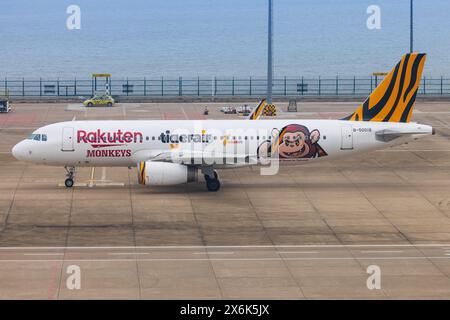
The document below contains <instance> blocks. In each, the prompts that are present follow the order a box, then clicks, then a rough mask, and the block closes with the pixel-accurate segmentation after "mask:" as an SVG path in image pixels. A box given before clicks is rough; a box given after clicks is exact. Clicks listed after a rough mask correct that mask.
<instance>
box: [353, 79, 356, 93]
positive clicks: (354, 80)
mask: <svg viewBox="0 0 450 320" xmlns="http://www.w3.org/2000/svg"><path fill="white" fill-rule="evenodd" d="M355 94H356V76H353V95H355Z"/></svg>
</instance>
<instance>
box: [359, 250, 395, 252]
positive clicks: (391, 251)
mask: <svg viewBox="0 0 450 320" xmlns="http://www.w3.org/2000/svg"><path fill="white" fill-rule="evenodd" d="M402 252H403V251H401V250H391V251H388V250H385V251H379V250H361V253H402Z"/></svg>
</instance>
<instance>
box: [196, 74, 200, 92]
mask: <svg viewBox="0 0 450 320" xmlns="http://www.w3.org/2000/svg"><path fill="white" fill-rule="evenodd" d="M197 96H199V97H200V76H197Z"/></svg>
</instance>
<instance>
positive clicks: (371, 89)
mask: <svg viewBox="0 0 450 320" xmlns="http://www.w3.org/2000/svg"><path fill="white" fill-rule="evenodd" d="M372 87H373V85H372V76H370V92H372V90H373V89H372Z"/></svg>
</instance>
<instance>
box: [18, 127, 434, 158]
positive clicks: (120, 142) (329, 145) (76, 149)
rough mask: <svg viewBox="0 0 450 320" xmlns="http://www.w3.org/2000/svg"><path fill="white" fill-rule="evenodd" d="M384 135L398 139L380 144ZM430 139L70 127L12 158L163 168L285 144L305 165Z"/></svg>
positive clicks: (296, 130) (369, 133)
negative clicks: (171, 160) (179, 160)
mask: <svg viewBox="0 0 450 320" xmlns="http://www.w3.org/2000/svg"><path fill="white" fill-rule="evenodd" d="M283 129H284V130H283ZM383 131H384V132H390V133H391V134H392V132H396V133H399V134H398V135H395V137H394V138H393V139H383V136H381V135H380V132H383ZM431 133H432V128H431V127H430V126H427V125H421V124H417V123H392V122H364V121H358V122H353V121H341V120H259V121H252V120H180V121H172V120H122V121H69V122H60V123H55V124H51V125H47V126H44V127H42V128H39V129H37V130H35V131H34V133H33V135H31V136H30V137H29V138H28V139H25V140H23V141H21V142H20V143H18V144H17V145H16V146H15V147H14V148H13V155H14V156H15V157H16V158H17V159H19V160H24V161H31V162H35V163H39V164H46V165H53V166H74V167H76V166H92V167H94V166H123V167H130V166H135V165H136V164H137V163H139V162H141V161H151V160H152V159H159V158H158V157H161V156H163V160H165V161H166V160H167V154H171V153H173V152H178V153H185V154H188V155H189V156H192V157H195V158H198V157H199V156H200V155H202V154H205V153H208V154H209V155H210V156H211V155H212V157H217V158H218V159H219V158H220V159H221V160H222V158H223V157H224V156H227V157H233V156H234V157H243V156H245V155H247V156H255V155H256V153H257V152H258V149H259V150H262V149H264V150H267V146H269V145H271V141H275V140H276V137H284V139H280V152H279V154H280V158H281V159H282V160H302V161H304V160H314V159H318V158H323V159H331V158H336V157H340V156H349V155H353V154H356V153H360V152H366V151H370V150H374V149H380V148H384V147H387V146H390V145H392V144H396V143H399V142H402V141H404V140H405V138H411V137H420V136H423V135H427V134H431ZM44 136H45V139H44ZM44 140H45V141H44ZM211 150H214V151H211ZM217 167H220V163H219V162H218V163H217Z"/></svg>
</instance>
